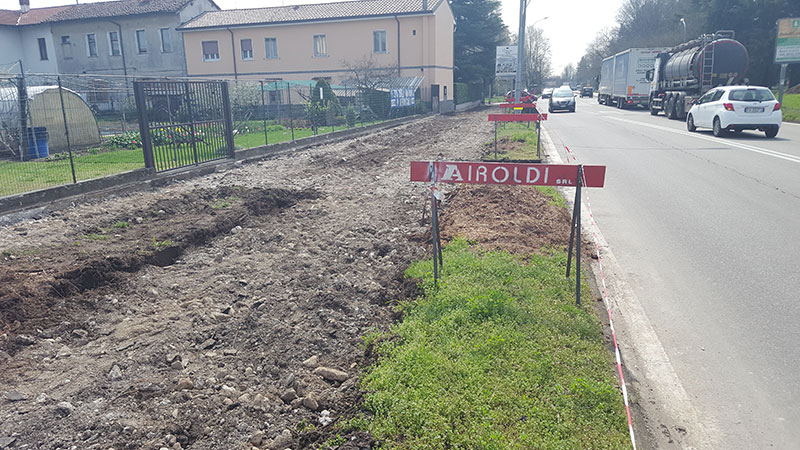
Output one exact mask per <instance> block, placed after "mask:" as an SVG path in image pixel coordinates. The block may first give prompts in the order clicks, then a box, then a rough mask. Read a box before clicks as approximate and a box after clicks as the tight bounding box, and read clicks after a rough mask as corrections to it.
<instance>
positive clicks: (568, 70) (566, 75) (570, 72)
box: [561, 63, 575, 84]
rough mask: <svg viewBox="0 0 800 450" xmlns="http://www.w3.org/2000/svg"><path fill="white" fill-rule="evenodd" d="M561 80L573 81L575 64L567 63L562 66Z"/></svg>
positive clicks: (570, 82)
mask: <svg viewBox="0 0 800 450" xmlns="http://www.w3.org/2000/svg"><path fill="white" fill-rule="evenodd" d="M561 82H562V83H569V84H572V83H574V82H575V65H573V64H572V63H569V64H567V65H566V66H564V70H562V71H561Z"/></svg>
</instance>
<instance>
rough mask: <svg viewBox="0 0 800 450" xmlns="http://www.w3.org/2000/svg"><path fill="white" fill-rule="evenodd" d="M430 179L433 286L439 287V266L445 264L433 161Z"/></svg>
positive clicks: (430, 166) (430, 167)
mask: <svg viewBox="0 0 800 450" xmlns="http://www.w3.org/2000/svg"><path fill="white" fill-rule="evenodd" d="M428 177H429V178H430V181H431V241H432V242H433V284H434V286H436V287H437V288H438V287H439V266H441V265H443V263H444V256H443V254H442V240H441V237H440V236H439V208H438V205H437V204H436V200H437V199H436V191H437V189H436V171H435V169H434V163H433V161H431V162H430V164H429V165H428Z"/></svg>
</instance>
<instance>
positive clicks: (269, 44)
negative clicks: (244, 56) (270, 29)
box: [264, 38, 278, 59]
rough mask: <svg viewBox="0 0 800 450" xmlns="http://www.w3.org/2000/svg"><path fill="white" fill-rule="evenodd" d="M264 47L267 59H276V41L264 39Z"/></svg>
mask: <svg viewBox="0 0 800 450" xmlns="http://www.w3.org/2000/svg"><path fill="white" fill-rule="evenodd" d="M264 47H266V48H267V59H277V58H278V40H277V39H275V38H265V39H264Z"/></svg>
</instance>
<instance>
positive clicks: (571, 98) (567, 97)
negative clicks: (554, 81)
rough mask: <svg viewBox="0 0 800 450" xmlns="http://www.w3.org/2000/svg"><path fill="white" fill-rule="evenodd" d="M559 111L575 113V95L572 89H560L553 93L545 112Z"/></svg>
mask: <svg viewBox="0 0 800 450" xmlns="http://www.w3.org/2000/svg"><path fill="white" fill-rule="evenodd" d="M559 109H562V110H566V111H571V112H575V93H574V92H572V89H570V88H568V87H560V88H558V89H556V90H554V91H553V96H552V97H550V104H549V105H548V107H547V110H548V111H550V112H553V111H556V110H559Z"/></svg>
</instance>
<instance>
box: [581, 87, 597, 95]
mask: <svg viewBox="0 0 800 450" xmlns="http://www.w3.org/2000/svg"><path fill="white" fill-rule="evenodd" d="M592 95H594V90H593V89H592V88H591V87H589V86H586V87H584V88H581V98H583V97H589V98H592Z"/></svg>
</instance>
